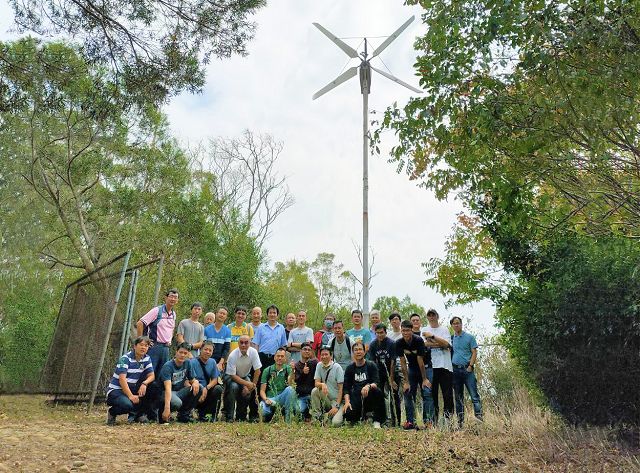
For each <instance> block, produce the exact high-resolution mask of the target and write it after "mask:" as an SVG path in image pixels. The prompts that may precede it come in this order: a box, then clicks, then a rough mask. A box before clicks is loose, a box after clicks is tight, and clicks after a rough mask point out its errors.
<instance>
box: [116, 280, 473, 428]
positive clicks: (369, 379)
mask: <svg viewBox="0 0 640 473" xmlns="http://www.w3.org/2000/svg"><path fill="white" fill-rule="evenodd" d="M178 298H179V294H178V291H177V290H176V289H171V290H169V291H167V293H166V295H165V303H164V304H162V305H161V306H159V307H154V308H152V309H151V310H150V311H149V312H147V313H146V314H145V315H144V316H143V317H142V318H141V319H140V320H138V322H137V324H136V329H137V335H138V336H137V338H136V339H135V341H134V345H133V350H131V351H130V352H128V353H126V354H125V355H123V356H122V357H121V358H120V359H119V360H118V363H117V365H116V369H115V371H114V373H113V376H112V377H111V380H110V382H109V385H108V387H107V405H108V406H109V409H108V415H107V423H108V424H115V422H116V416H118V415H123V414H127V415H128V421H129V422H143V423H144V422H149V421H150V420H154V421H158V422H160V423H165V422H169V421H170V420H171V418H172V417H171V416H172V413H173V412H175V413H176V419H177V421H179V422H192V421H195V420H196V419H195V418H194V416H193V413H194V411H196V412H197V420H199V421H202V422H215V421H217V420H225V421H227V422H233V421H249V422H257V421H259V419H260V417H261V418H262V421H263V422H270V421H271V419H272V418H273V416H274V415H275V414H276V412H277V411H281V413H282V415H283V416H284V419H285V420H286V421H289V420H290V419H292V418H293V417H298V418H301V419H304V420H305V421H314V420H315V421H318V422H321V423H326V424H329V423H330V424H331V425H334V426H339V425H342V424H343V423H345V422H347V423H351V424H354V423H357V422H360V421H366V420H371V421H372V422H373V426H374V427H376V428H380V427H381V426H383V425H388V426H402V427H403V428H404V429H406V430H409V429H418V424H417V422H416V414H415V404H416V399H417V394H418V392H420V394H421V396H420V397H421V399H422V417H423V419H422V420H423V424H424V426H430V425H434V424H436V423H437V420H438V417H439V413H440V406H439V395H440V392H441V393H442V400H443V406H442V412H443V416H444V418H445V419H449V420H457V421H458V423H459V424H462V423H463V422H464V389H466V390H467V391H468V393H469V395H470V397H471V401H472V403H473V409H474V413H475V416H476V418H478V419H480V420H482V404H481V401H480V397H479V395H478V390H477V384H476V377H475V374H474V367H475V364H476V361H477V347H478V345H477V343H476V340H475V338H474V337H473V335H471V334H469V333H467V332H464V331H463V330H462V320H461V319H460V318H459V317H453V318H452V319H451V321H450V325H451V328H452V331H453V333H451V332H450V331H449V328H447V327H445V326H442V325H441V324H440V322H439V317H438V313H437V312H436V311H435V310H433V309H430V310H429V311H428V312H427V314H426V315H427V320H428V324H427V325H425V326H422V321H421V317H420V315H419V314H412V315H411V317H410V318H409V320H402V319H401V316H400V314H399V313H397V312H393V313H391V314H390V315H389V316H388V320H389V326H387V325H386V324H384V323H382V321H381V315H380V312H379V311H377V310H372V311H371V313H370V321H371V328H368V327H363V314H362V312H361V311H360V310H354V311H353V312H352V313H351V322H352V325H353V327H352V328H351V329H349V330H345V327H344V323H343V322H342V321H340V320H336V318H335V316H333V315H332V314H328V315H327V316H326V317H325V319H324V321H323V327H322V329H321V330H318V331H317V332H315V333H314V331H313V330H312V329H311V328H309V327H307V326H306V321H307V314H306V312H305V311H304V310H301V311H299V312H298V313H297V314H293V313H290V314H287V315H286V317H285V325H283V324H281V323H279V322H278V320H279V318H280V311H279V309H278V307H276V306H275V305H271V306H269V307H268V308H267V310H266V312H267V318H266V322H262V309H261V308H260V307H254V308H253V309H252V310H251V318H250V321H248V322H247V320H246V319H247V315H248V310H247V308H245V307H243V306H238V307H236V308H235V311H234V320H233V322H231V323H229V324H226V322H227V318H228V315H229V314H228V310H227V308H226V307H219V308H218V309H217V310H216V311H215V312H210V313H207V314H206V315H205V318H204V321H205V324H204V325H203V324H201V323H200V319H201V317H202V312H203V307H202V304H200V303H197V302H196V303H194V304H192V305H191V314H190V317H189V318H188V319H184V320H182V321H181V322H180V323H179V324H178V327H177V330H176V313H175V310H174V307H175V305H176V304H177V303H178ZM174 331H175V332H176V334H175V339H176V342H177V349H176V351H175V355H174V357H173V358H170V356H169V355H170V347H171V345H172V342H173V340H174ZM454 398H455V402H454ZM403 400H404V412H405V421H404V422H401V419H402V415H401V405H402V401H403ZM454 404H455V414H456V415H457V417H456V418H454V417H453V415H454Z"/></svg>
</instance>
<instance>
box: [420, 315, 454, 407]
mask: <svg viewBox="0 0 640 473" xmlns="http://www.w3.org/2000/svg"><path fill="white" fill-rule="evenodd" d="M427 320H428V321H429V325H428V326H427V327H426V330H423V332H422V337H423V338H424V340H425V345H426V346H427V347H430V348H431V366H432V368H433V378H432V380H431V383H432V385H433V386H432V388H431V391H432V394H433V407H434V413H435V420H437V419H438V411H439V409H438V392H439V390H440V389H442V400H443V401H444V416H445V418H446V419H450V418H451V416H452V415H453V365H452V364H451V352H450V351H449V348H450V347H451V345H450V344H449V340H450V339H451V335H450V334H449V330H448V329H447V328H446V327H443V326H441V325H440V323H439V321H438V312H436V310H435V309H429V310H428V311H427Z"/></svg>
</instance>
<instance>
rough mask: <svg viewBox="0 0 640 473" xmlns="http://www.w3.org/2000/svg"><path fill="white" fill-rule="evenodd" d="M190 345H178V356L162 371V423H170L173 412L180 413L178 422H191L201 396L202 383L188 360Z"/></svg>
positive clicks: (167, 363)
mask: <svg viewBox="0 0 640 473" xmlns="http://www.w3.org/2000/svg"><path fill="white" fill-rule="evenodd" d="M190 348H191V346H190V344H189V343H181V344H180V345H178V350H177V351H176V356H175V357H174V358H173V360H169V361H167V362H166V363H165V364H164V366H163V367H162V369H161V370H160V382H161V383H162V385H163V388H164V395H163V401H162V406H161V407H162V414H161V416H160V423H165V422H169V419H170V417H171V412H174V411H178V422H189V421H190V420H191V410H192V409H193V407H194V406H195V404H196V402H197V396H198V394H200V391H201V389H200V383H199V382H198V380H197V379H196V378H195V377H194V375H193V370H192V369H191V365H190V364H189V362H188V361H186V360H187V358H188V357H189V353H190V352H189V349H190Z"/></svg>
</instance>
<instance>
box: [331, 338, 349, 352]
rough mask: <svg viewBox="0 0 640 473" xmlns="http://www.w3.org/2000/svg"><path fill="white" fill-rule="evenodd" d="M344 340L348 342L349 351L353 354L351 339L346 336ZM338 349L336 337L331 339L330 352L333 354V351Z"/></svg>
mask: <svg viewBox="0 0 640 473" xmlns="http://www.w3.org/2000/svg"><path fill="white" fill-rule="evenodd" d="M344 340H345V341H346V342H347V350H349V353H351V341H350V340H349V337H347V336H346V335H345V336H344ZM335 347H336V337H333V338H332V339H331V341H330V342H329V350H331V353H332V354H333V351H334V349H335Z"/></svg>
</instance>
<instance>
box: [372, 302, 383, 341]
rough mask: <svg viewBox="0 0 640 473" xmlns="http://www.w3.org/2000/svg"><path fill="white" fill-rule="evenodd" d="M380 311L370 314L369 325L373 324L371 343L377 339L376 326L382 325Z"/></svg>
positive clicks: (376, 310) (373, 311) (374, 310)
mask: <svg viewBox="0 0 640 473" xmlns="http://www.w3.org/2000/svg"><path fill="white" fill-rule="evenodd" d="M380 320H381V319H380V311H379V310H378V309H373V310H372V311H371V312H370V313H369V323H370V324H371V329H370V330H369V331H370V332H371V341H374V340H375V339H376V325H378V324H379V323H380Z"/></svg>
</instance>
